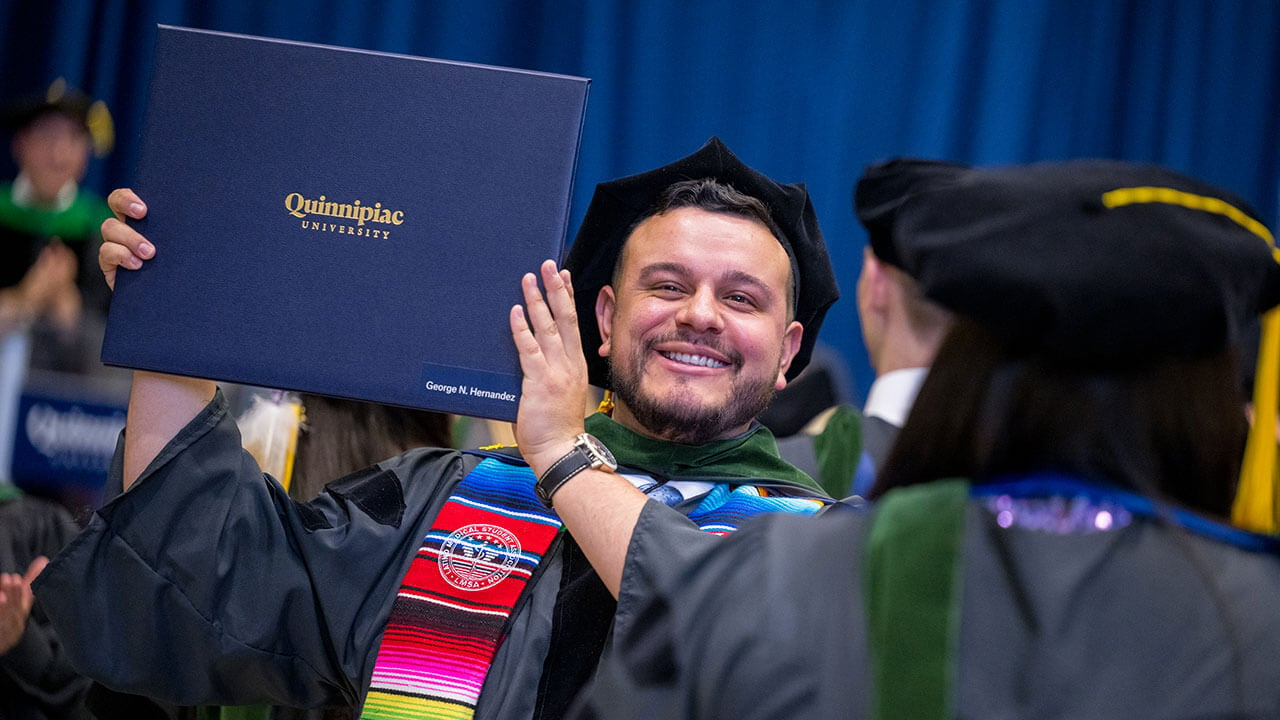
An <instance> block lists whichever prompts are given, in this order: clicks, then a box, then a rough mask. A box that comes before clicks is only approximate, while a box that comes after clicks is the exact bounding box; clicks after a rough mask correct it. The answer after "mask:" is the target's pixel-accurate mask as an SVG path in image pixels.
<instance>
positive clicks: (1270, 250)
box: [854, 159, 1280, 532]
mask: <svg viewBox="0 0 1280 720" xmlns="http://www.w3.org/2000/svg"><path fill="white" fill-rule="evenodd" d="M854 206H855V209H856V211H857V215H858V218H859V219H860V220H861V221H862V223H863V225H864V226H865V227H866V228H867V231H868V233H869V236H870V242H871V245H872V248H873V252H874V253H875V254H876V255H877V257H879V258H880V259H882V260H883V261H885V262H887V263H890V264H892V265H895V266H897V267H899V268H901V269H902V270H903V271H904V272H906V273H907V274H908V275H910V276H912V277H913V278H915V280H916V281H917V282H918V283H919V284H920V287H921V289H922V291H923V292H924V293H925V295H926V296H927V297H929V298H931V299H933V300H934V301H936V302H938V303H939V304H941V305H943V306H945V307H947V308H949V309H951V310H953V311H955V312H958V313H960V314H963V315H967V316H969V317H972V318H974V319H976V320H978V321H979V322H982V323H983V324H984V325H986V326H987V327H989V328H991V329H992V330H993V331H995V332H996V333H998V334H1000V335H1002V336H1004V337H1005V338H1006V339H1007V340H1010V341H1012V342H1016V343H1020V344H1021V346H1022V347H1023V348H1024V349H1027V350H1029V351H1031V352H1038V353H1042V354H1046V355H1049V356H1052V357H1055V358H1058V359H1060V360H1061V361H1062V362H1065V363H1073V364H1076V365H1078V366H1080V367H1082V368H1084V369H1096V370H1105V369H1107V368H1116V367H1130V368H1134V367H1141V366H1142V364H1143V363H1145V362H1148V361H1149V360H1151V359H1154V358H1159V357H1183V358H1193V357H1202V356H1207V355H1210V354H1213V353H1216V352H1219V351H1222V350H1224V349H1226V348H1227V347H1231V346H1238V345H1240V344H1241V343H1242V342H1244V341H1245V336H1246V333H1247V332H1248V330H1249V328H1250V327H1251V326H1252V325H1253V324H1254V323H1256V321H1257V319H1258V316H1259V315H1261V314H1263V313H1265V315H1264V317H1263V321H1262V328H1263V330H1262V341H1261V343H1260V344H1259V352H1258V372H1257V381H1256V382H1255V385H1254V398H1253V402H1254V409H1255V418H1256V420H1255V422H1254V423H1253V427H1252V428H1251V430H1250V434H1249V442H1248V446H1247V448H1246V451H1245V458H1244V464H1243V467H1242V470H1241V477H1240V486H1239V490H1238V491H1237V495H1236V503H1235V506H1234V508H1233V512H1232V519H1233V521H1234V522H1235V523H1236V524H1238V525H1240V526H1242V527H1245V528H1247V529H1251V530H1257V531H1261V532H1276V530H1277V529H1280V494H1278V493H1277V490H1276V479H1275V465H1276V441H1275V437H1276V431H1275V428H1276V415H1277V409H1278V408H1277V404H1278V403H1277V395H1278V394H1280V388H1278V387H1277V386H1278V383H1280V309H1273V308H1275V306H1276V305H1277V304H1278V303H1280V252H1278V251H1277V250H1276V246H1275V241H1274V238H1273V237H1272V233H1271V231H1270V230H1268V229H1267V227H1266V226H1265V225H1264V224H1263V223H1262V222H1261V220H1260V219H1259V217H1258V213H1257V212H1255V211H1254V210H1253V209H1252V208H1250V207H1249V205H1248V204H1247V203H1245V202H1244V201H1243V200H1241V199H1240V198H1238V197H1236V196H1235V195H1233V194H1231V193H1229V192H1226V191H1225V190H1222V189H1220V188H1216V187H1214V186H1212V185H1209V184H1207V183H1204V182H1201V181H1199V180H1196V179H1195V178H1191V177H1188V176H1186V175H1183V174H1181V173H1177V172H1174V171H1172V170H1169V169H1166V168H1163V167H1158V166H1155V165H1145V164H1134V163H1125V162H1119V161H1110V160H1075V161H1068V162H1058V163H1039V164H1031V165H1022V166H1008V167H993V168H972V167H968V166H964V165H957V164H954V163H943V162H936V161H931V160H918V159H898V160H893V161H889V162H886V163H882V164H879V165H874V166H871V167H869V168H868V169H867V170H866V172H865V174H864V175H863V177H862V178H861V179H860V180H859V182H858V185H857V188H856V190H855V193H854Z"/></svg>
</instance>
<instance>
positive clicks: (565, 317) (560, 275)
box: [542, 260, 582, 357]
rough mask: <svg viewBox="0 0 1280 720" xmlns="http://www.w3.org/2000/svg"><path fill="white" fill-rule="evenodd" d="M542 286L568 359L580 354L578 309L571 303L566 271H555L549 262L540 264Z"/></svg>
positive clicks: (553, 264)
mask: <svg viewBox="0 0 1280 720" xmlns="http://www.w3.org/2000/svg"><path fill="white" fill-rule="evenodd" d="M542 284H543V286H544V287H545V288H546V289H547V295H546V302H547V305H548V307H550V309H551V315H552V316H553V317H554V318H555V322H556V326H557V330H558V332H559V333H560V335H561V336H562V338H563V342H564V348H565V351H566V352H567V353H569V357H576V356H577V355H581V354H582V337H581V334H580V333H579V332H578V308H577V306H576V305H574V302H573V282H572V278H571V277H570V275H569V271H568V270H562V269H557V268H556V264H555V263H554V262H552V261H551V260H547V261H546V262H544V263H542Z"/></svg>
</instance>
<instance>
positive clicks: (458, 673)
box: [360, 458, 560, 720]
mask: <svg viewBox="0 0 1280 720" xmlns="http://www.w3.org/2000/svg"><path fill="white" fill-rule="evenodd" d="M559 530H560V520H559V518H557V517H556V516H555V515H554V514H553V513H552V512H551V511H550V510H549V509H548V508H547V507H546V506H544V505H543V504H542V503H541V502H540V501H539V500H538V498H537V497H536V496H535V495H534V490H533V480H532V477H531V475H530V472H529V469H528V468H527V467H525V466H523V465H512V464H508V463H504V462H502V461H500V460H496V459H493V458H486V459H485V460H483V461H481V462H480V464H479V465H477V466H476V467H475V469H473V470H472V471H471V472H470V473H468V474H467V476H466V477H464V478H463V479H462V481H461V482H460V483H459V484H458V486H457V488H455V489H454V492H453V496H452V497H450V498H449V500H448V501H447V502H445V504H444V507H443V508H441V510H440V514H439V515H438V516H437V517H436V520H435V523H434V525H433V527H432V529H431V530H430V531H429V532H428V533H427V536H426V538H425V540H424V541H423V544H422V547H421V548H420V549H419V550H418V553H417V555H416V556H415V557H414V558H413V561H412V563H411V564H410V566H409V571H408V572H407V573H406V574H405V578H404V581H403V582H402V583H401V587H400V592H399V593H398V594H397V596H396V599H395V601H394V603H393V604H392V607H391V615H390V617H389V618H388V620H387V629H386V632H385V633H384V635H383V638H382V646H381V647H380V648H379V649H378V657H377V660H376V661H375V663H374V668H373V680H372V682H371V684H370V689H369V694H368V697H367V698H366V699H365V703H364V711H363V712H362V714H361V716H360V717H361V718H362V719H368V720H375V719H378V720H381V719H384V718H385V719H391V718H396V719H399V718H406V719H407V718H414V719H415V720H416V719H419V718H450V719H453V718H459V719H460V718H470V717H472V716H473V715H474V714H475V707H476V702H477V700H478V699H479V698H480V688H481V687H482V686H483V685H484V679H485V675H486V674H487V673H488V671H489V666H490V664H491V663H492V661H493V656H494V654H495V653H496V652H497V650H498V644H499V643H500V641H501V640H502V636H501V634H502V630H503V627H504V626H505V624H506V622H507V618H508V617H510V615H511V613H512V611H513V609H514V608H515V604H516V601H517V600H518V599H519V598H520V594H521V593H522V592H523V591H524V588H525V585H526V584H527V583H528V581H529V577H530V576H531V575H532V574H533V571H534V569H535V568H536V567H537V566H538V562H539V561H540V560H541V559H542V555H543V554H544V553H546V551H547V548H548V547H549V546H550V545H551V542H552V540H554V539H555V537H556V534H557V532H558V531H559Z"/></svg>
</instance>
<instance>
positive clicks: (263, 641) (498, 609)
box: [34, 138, 837, 718]
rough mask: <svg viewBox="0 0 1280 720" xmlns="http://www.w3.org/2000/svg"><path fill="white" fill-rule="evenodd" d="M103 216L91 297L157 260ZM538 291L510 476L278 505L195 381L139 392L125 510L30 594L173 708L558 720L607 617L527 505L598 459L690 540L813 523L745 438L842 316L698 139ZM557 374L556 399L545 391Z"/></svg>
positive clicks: (608, 195) (789, 222) (751, 175)
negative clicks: (760, 524)
mask: <svg viewBox="0 0 1280 720" xmlns="http://www.w3.org/2000/svg"><path fill="white" fill-rule="evenodd" d="M110 202H111V204H112V207H113V208H114V209H115V211H116V212H117V213H118V214H119V216H120V218H121V219H120V220H112V221H108V222H107V223H106V224H105V225H104V239H105V240H106V242H105V243H104V246H103V249H102V252H101V257H100V261H101V264H102V267H103V269H104V273H105V275H106V277H107V280H108V282H109V283H110V282H114V276H115V273H116V272H118V271H120V268H124V269H126V270H131V269H137V268H139V267H141V266H142V264H143V262H144V259H147V258H150V257H152V256H153V255H154V254H155V253H162V252H164V248H163V247H156V246H153V245H152V244H151V243H150V241H149V240H146V239H144V238H143V237H141V236H140V235H138V234H137V233H136V232H135V231H134V230H132V229H131V228H130V227H129V226H128V225H126V224H125V223H124V222H123V220H122V218H124V217H125V216H128V217H132V218H138V217H141V216H143V215H144V214H145V212H146V208H145V206H144V205H143V204H142V201H141V199H140V198H138V197H137V196H136V195H134V194H133V193H132V192H130V191H128V190H117V191H115V192H113V193H112V195H111V197H110ZM570 271H572V274H571V272H570ZM144 272H145V270H144ZM539 275H540V279H541V282H542V284H543V286H544V287H545V288H546V289H547V297H546V299H545V300H544V298H543V296H542V292H541V291H540V290H539V286H538V280H539V277H538V276H537V275H535V274H533V273H530V274H528V275H527V276H526V277H525V278H523V280H522V288H523V292H524V297H525V304H524V305H523V306H516V307H515V308H513V309H512V315H511V317H510V318H509V319H508V321H509V323H510V325H511V329H512V333H513V339H514V341H515V342H516V345H517V348H518V349H519V351H520V357H521V364H522V368H523V369H524V371H525V379H524V383H523V388H522V396H521V401H520V407H519V422H518V425H517V440H518V441H519V445H520V453H521V454H522V455H523V458H521V457H520V456H519V455H517V454H516V453H514V452H510V451H508V452H499V451H490V452H478V453H463V452H458V451H453V450H445V449H419V450H414V451H411V452H408V453H405V454H403V455H400V456H398V457H396V458H393V459H390V460H387V461H384V462H381V463H378V464H377V465H376V466H375V467H373V468H371V469H369V470H367V471H364V472H359V473H356V474H354V475H351V476H348V477H346V478H343V479H340V480H337V481H335V482H331V483H329V484H328V486H327V489H326V491H325V492H324V493H322V494H321V495H320V496H319V497H318V498H317V499H316V500H314V501H312V502H310V503H304V504H298V503H294V502H292V501H291V500H290V499H289V498H288V497H287V496H286V495H285V494H284V492H283V491H282V490H281V489H280V487H279V485H278V484H276V483H275V482H273V481H272V480H271V479H269V478H264V477H263V474H262V473H261V471H260V470H259V469H258V468H257V466H256V465H255V464H254V463H253V461H252V459H251V458H250V457H248V456H247V455H246V454H245V453H244V452H242V450H241V448H240V442H239V438H238V437H237V434H236V430H235V426H234V423H233V422H232V421H231V420H230V419H229V418H228V417H227V414H226V403H225V401H224V399H223V398H222V396H221V393H220V392H219V391H218V390H217V388H216V387H215V386H214V384H213V383H211V382H208V381H204V380H198V379H189V378H176V377H170V376H163V375H156V374H151V373H144V372H139V373H136V375H135V378H134V385H133V390H132V395H131V399H130V408H129V424H128V426H127V428H126V430H125V432H124V435H123V440H124V442H123V448H122V451H121V452H120V453H118V454H117V457H116V461H115V466H114V468H113V471H112V472H113V474H114V475H116V476H118V477H120V478H121V480H122V485H123V487H124V488H125V491H124V492H123V493H122V494H121V495H119V496H118V497H115V498H114V499H112V500H110V501H109V502H107V503H106V504H105V505H104V507H102V508H101V509H100V510H99V511H98V512H97V513H96V514H95V516H94V517H93V519H92V520H91V521H90V524H89V527H88V528H87V529H86V531H85V533H84V534H83V535H82V537H81V538H80V539H79V540H78V542H77V543H76V545H75V547H74V548H73V550H72V551H70V552H67V553H64V554H62V555H61V556H59V557H58V558H56V559H55V560H54V562H53V563H52V564H50V565H49V567H48V568H47V569H46V570H45V571H44V572H43V573H41V574H40V576H39V577H38V578H37V579H36V582H35V585H34V589H35V594H36V599H37V601H38V602H39V603H41V604H42V605H43V606H44V607H46V608H47V610H48V613H49V615H50V617H51V618H52V619H53V622H54V623H55V624H56V625H57V626H58V627H59V628H60V630H61V631H62V632H64V633H65V635H66V637H68V638H70V642H69V652H70V653H71V654H72V655H73V656H74V657H75V658H76V660H77V662H78V663H79V665H80V666H81V667H83V668H84V669H85V670H86V672H87V673H88V674H90V675H91V676H94V677H95V678H96V679H97V680H99V681H100V682H102V683H104V684H106V685H108V686H110V687H112V688H113V689H116V690H120V691H124V692H138V693H143V694H148V695H153V696H158V697H161V698H163V699H166V700H168V701H171V702H179V703H186V704H206V703H207V704H238V703H247V702H275V703H280V704H288V705H331V704H342V703H350V704H357V703H362V704H363V708H362V713H363V715H362V716H363V717H387V716H391V715H395V716H396V717H406V716H407V717H415V716H416V717H430V716H435V715H432V713H438V712H450V713H456V714H457V715H458V716H468V717H469V716H473V715H474V717H478V718H546V717H558V716H560V715H562V714H563V712H564V709H565V707H567V704H568V703H569V701H570V700H571V698H572V696H573V695H574V694H575V693H576V691H577V690H578V689H579V688H580V687H581V685H582V684H583V683H585V682H586V680H587V678H588V677H589V675H590V674H591V673H592V672H593V671H594V668H595V664H596V659H597V656H598V653H599V651H600V648H601V647H602V646H603V644H604V638H605V633H606V632H607V631H608V627H609V623H610V620H611V618H612V614H613V609H614V604H613V600H612V598H611V597H610V596H609V593H608V591H607V590H606V588H605V586H603V585H602V584H601V582H600V580H599V579H598V578H597V577H596V573H595V572H594V571H593V570H592V569H591V567H590V565H589V564H588V562H587V560H586V559H585V558H584V556H583V555H582V551H581V550H580V549H579V548H578V545H577V542H576V540H575V538H573V537H572V536H570V535H568V534H565V533H561V532H558V529H559V527H560V521H559V519H558V518H557V517H556V516H555V514H554V512H552V511H551V510H550V509H549V508H548V506H547V505H546V504H545V502H544V499H545V498H549V497H550V496H551V495H552V494H553V493H554V491H555V489H556V487H558V486H559V485H560V484H562V483H563V482H565V481H566V480H567V479H568V478H570V477H572V475H573V474H574V473H580V472H582V471H583V469H584V468H587V467H589V466H592V465H597V464H598V465H600V466H602V467H606V468H609V467H611V466H612V462H611V461H610V460H609V458H608V457H607V453H606V452H604V451H602V450H600V445H601V443H603V445H604V446H607V448H608V449H610V450H612V452H613V453H614V454H615V455H616V458H617V461H616V462H617V464H618V465H619V468H618V472H619V476H620V477H625V478H626V479H627V480H628V481H629V482H628V483H627V487H628V488H629V489H633V490H634V488H635V487H637V486H639V487H644V488H645V489H646V490H648V491H650V492H652V493H655V494H656V495H658V496H660V497H661V498H662V499H663V501H664V502H669V503H672V504H673V505H674V506H675V507H676V508H677V512H678V514H680V516H681V517H684V516H685V514H687V515H688V516H689V517H690V518H691V519H692V520H693V522H695V523H697V526H699V527H704V528H706V529H707V530H708V531H712V532H728V531H731V530H732V529H734V528H735V527H736V524H737V523H738V522H739V520H740V519H741V518H742V517H743V516H744V515H747V514H751V513H753V512H759V511H762V510H781V511H793V512H805V513H811V512H815V511H816V510H818V509H819V508H820V507H821V506H822V505H823V503H824V502H825V500H823V499H822V498H821V496H820V495H819V493H818V491H817V489H816V484H815V483H814V482H813V481H812V480H811V479H810V478H808V477H807V476H805V475H804V474H803V473H800V472H799V471H798V470H796V469H795V468H793V467H791V466H789V465H787V464H786V463H785V462H783V461H782V460H781V458H779V457H778V455H777V453H776V446H775V444H774V442H773V440H772V437H771V436H770V434H769V433H768V431H767V430H765V429H763V428H762V427H761V426H759V425H758V423H756V422H755V421H754V420H753V418H754V416H755V414H756V413H758V412H759V410H760V408H762V407H763V406H764V404H765V403H767V402H768V400H769V396H770V395H771V393H772V392H773V391H774V390H775V389H776V388H779V387H782V386H783V385H784V384H785V382H786V380H787V379H788V378H790V377H793V376H794V374H795V373H797V372H799V371H800V369H801V368H802V367H803V366H804V363H805V362H806V361H807V359H808V354H809V352H810V350H811V348H812V344H813V338H814V336H815V335H816V333H817V330H818V326H819V325H820V323H821V320H822V317H823V315H824V314H825V312H826V309H827V307H828V306H829V305H830V304H831V303H832V302H834V301H835V299H836V295H837V292H836V285H835V281H834V276H833V273H832V270H831V266H830V262H829V260H828V258H827V254H826V249H825V247H824V246H823V243H822V238H821V233H820V231H819V229H818V225H817V220H816V216H815V215H814V212H813V208H812V205H811V204H810V203H809V200H808V196H807V194H806V192H805V191H804V189H803V187H801V186H798V185H781V184H778V183H775V182H774V181H772V180H770V179H769V178H767V177H765V176H763V175H761V174H760V173H758V172H756V171H754V170H752V169H751V168H749V167H747V166H746V165H744V164H743V163H741V161H739V160H738V159H737V158H736V157H735V156H734V155H733V154H732V153H731V152H729V150H728V149H727V148H726V147H725V146H724V145H723V144H722V143H721V142H720V141H719V140H718V139H715V138H713V139H712V140H711V141H710V142H708V143H707V145H705V146H704V147H703V148H702V149H700V150H699V151H698V152H696V153H694V154H693V155H690V156H688V157H686V158H683V159H681V160H678V161H676V162H675V163H672V164H671V165H668V166H665V167H662V168H659V169H657V170H654V171H650V172H648V173H642V174H640V175H635V176H631V177H627V178H623V179H620V180H616V181H613V182H607V183H602V184H601V185H600V186H598V187H597V189H596V193H595V196H594V198H593V200H592V203H591V205H590V207H589V208H588V210H587V213H586V217H585V218H584V221H583V224H582V228H581V230H580V232H579V234H578V236H577V239H576V241H575V243H574V245H573V251H572V252H571V254H570V256H569V258H568V260H567V262H566V269H563V270H561V269H558V268H557V267H556V265H555V263H554V262H553V261H550V260H548V261H547V262H545V263H544V264H543V265H542V267H541V268H540V269H539ZM571 283H572V284H571ZM575 293H576V295H575ZM575 299H576V302H577V306H576V308H575ZM526 314H527V315H526ZM553 315H554V320H552V319H551V318H552V317H553ZM579 319H581V324H579ZM535 331H536V335H535ZM580 333H581V334H580ZM427 340H429V339H427ZM557 344H559V345H560V347H559V349H558V350H557ZM584 344H585V345H587V346H589V347H591V348H593V350H598V354H599V357H596V358H593V361H592V363H591V373H590V375H591V378H592V379H593V380H595V381H596V382H597V383H601V384H605V385H606V386H610V387H612V388H613V390H614V391H615V393H616V406H615V408H614V409H613V414H612V417H610V416H609V415H607V414H604V413H597V414H595V415H592V416H591V417H589V418H587V420H586V422H585V430H588V431H590V433H591V435H590V436H587V435H585V433H584V432H583V430H584V421H583V417H582V409H583V407H584V402H585V400H584V398H585V393H586V380H585V378H586V375H587V363H586V362H585V360H584V358H583V352H582V348H583V345H584ZM565 347H567V348H568V349H569V350H571V351H573V352H570V351H567V350H565ZM246 352H247V353H251V352H253V350H252V348H246ZM566 359H569V360H570V362H572V364H573V367H574V368H575V370H576V371H579V374H577V375H572V376H571V377H572V378H573V380H575V382H573V383H565V382H562V381H561V380H560V379H559V378H560V373H548V372H546V371H545V366H544V363H546V362H547V361H549V360H554V361H555V362H556V363H562V362H564V361H565V360H566ZM579 378H581V380H582V382H581V383H580V384H579V383H577V382H576V380H578V379H579ZM567 387H572V389H573V390H574V392H566V388H567ZM535 479H536V483H535ZM632 483H634V485H633V484H632ZM641 497H644V496H641ZM598 510H600V511H601V512H600V513H599V516H598V517H599V519H600V522H602V523H607V522H609V521H610V520H611V515H610V513H609V512H608V508H598ZM424 538H425V539H424ZM85 593H89V594H91V595H92V596H93V597H94V598H95V602H94V603H91V604H90V603H79V602H78V601H77V600H78V598H79V597H82V596H83V594H85ZM139 598H145V599H146V601H145V602H139Z"/></svg>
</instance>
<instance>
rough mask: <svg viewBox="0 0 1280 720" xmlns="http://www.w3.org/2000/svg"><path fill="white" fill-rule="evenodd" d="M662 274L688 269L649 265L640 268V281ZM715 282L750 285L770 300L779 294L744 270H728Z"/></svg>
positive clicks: (674, 264)
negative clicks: (766, 295)
mask: <svg viewBox="0 0 1280 720" xmlns="http://www.w3.org/2000/svg"><path fill="white" fill-rule="evenodd" d="M664 272H669V273H676V274H682V273H685V272H688V269H687V268H686V267H685V266H684V265H681V264H680V263H676V262H656V263H650V264H649V265H645V266H644V267H643V268H641V270H640V280H641V281H646V280H648V279H649V278H650V277H652V276H653V275H657V274H659V273H664ZM717 282H719V283H721V284H726V283H727V284H730V285H750V286H752V287H753V288H758V289H759V290H760V291H761V292H763V293H766V294H768V295H769V297H771V298H772V297H773V296H774V295H778V294H781V293H775V292H774V290H773V288H772V287H770V286H769V283H768V282H766V281H764V280H762V279H760V278H759V277H757V276H756V275H752V274H751V273H749V272H746V271H745V270H730V271H728V272H726V273H724V274H723V275H721V276H720V277H719V278H717Z"/></svg>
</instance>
